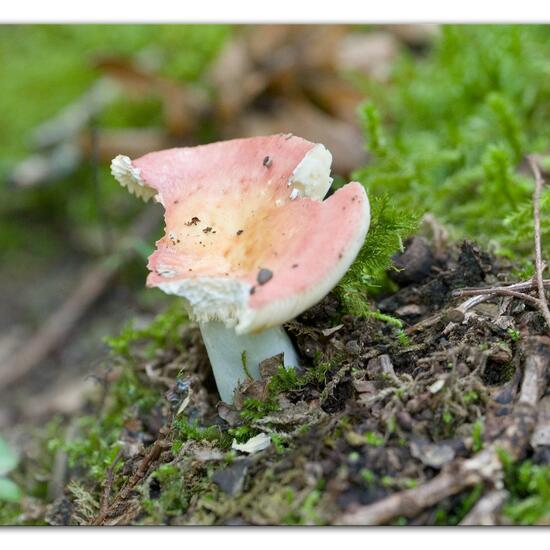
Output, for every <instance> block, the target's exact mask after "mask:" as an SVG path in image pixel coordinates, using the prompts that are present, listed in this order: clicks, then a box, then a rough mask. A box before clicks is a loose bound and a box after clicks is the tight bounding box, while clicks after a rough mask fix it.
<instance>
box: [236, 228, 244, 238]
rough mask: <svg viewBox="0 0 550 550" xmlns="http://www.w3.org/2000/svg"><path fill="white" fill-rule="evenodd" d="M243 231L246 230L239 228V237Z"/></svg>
mask: <svg viewBox="0 0 550 550" xmlns="http://www.w3.org/2000/svg"><path fill="white" fill-rule="evenodd" d="M243 231H244V229H239V230H238V231H237V237H238V236H239V235H242V233H243Z"/></svg>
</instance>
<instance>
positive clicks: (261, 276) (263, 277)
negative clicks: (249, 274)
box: [256, 267, 273, 285]
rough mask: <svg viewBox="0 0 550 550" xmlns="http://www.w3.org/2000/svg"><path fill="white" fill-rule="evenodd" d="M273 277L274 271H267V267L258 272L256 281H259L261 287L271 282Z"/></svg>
mask: <svg viewBox="0 0 550 550" xmlns="http://www.w3.org/2000/svg"><path fill="white" fill-rule="evenodd" d="M272 277H273V271H271V269H266V268H265V267H262V268H261V269H260V271H258V276H257V277H256V281H258V284H259V285H265V284H266V283H267V282H268V281H270V280H271V278H272Z"/></svg>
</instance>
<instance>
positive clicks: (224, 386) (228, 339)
mask: <svg viewBox="0 0 550 550" xmlns="http://www.w3.org/2000/svg"><path fill="white" fill-rule="evenodd" d="M199 326H200V329H201V333H202V339H203V341H204V345H205V346H206V351H207V352H208V357H209V359H210V364H211V366H212V371H213V372H214V378H215V379H216V385H217V386H218V391H219V393H220V397H221V398H222V400H223V401H225V402H226V403H233V394H234V392H235V389H236V388H237V386H238V385H239V384H240V383H242V382H244V381H245V380H246V379H247V378H248V375H247V373H246V372H245V369H244V365H243V357H245V361H246V370H247V371H248V373H249V374H250V376H252V378H254V379H258V378H260V369H259V365H260V363H261V362H262V361H263V360H265V359H269V358H270V357H273V356H274V355H278V354H280V353H283V354H284V366H285V368H287V369H289V368H294V367H297V366H298V354H297V353H296V350H295V349H294V346H293V345H292V342H291V341H290V338H289V337H288V335H287V333H286V332H285V331H284V329H283V327H281V326H278V327H273V328H269V329H267V330H264V331H263V332H259V333H257V334H244V335H238V334H236V332H235V330H234V329H232V328H227V327H226V326H225V325H224V324H223V323H220V322H218V321H208V322H206V323H200V324H199Z"/></svg>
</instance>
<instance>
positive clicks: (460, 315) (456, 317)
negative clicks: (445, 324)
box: [447, 309, 464, 323]
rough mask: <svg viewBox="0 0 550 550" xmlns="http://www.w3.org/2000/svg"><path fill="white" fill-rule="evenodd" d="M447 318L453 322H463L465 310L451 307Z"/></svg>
mask: <svg viewBox="0 0 550 550" xmlns="http://www.w3.org/2000/svg"><path fill="white" fill-rule="evenodd" d="M447 319H448V320H449V321H451V323H462V321H464V312H463V311H461V310H460V309H450V310H449V311H447Z"/></svg>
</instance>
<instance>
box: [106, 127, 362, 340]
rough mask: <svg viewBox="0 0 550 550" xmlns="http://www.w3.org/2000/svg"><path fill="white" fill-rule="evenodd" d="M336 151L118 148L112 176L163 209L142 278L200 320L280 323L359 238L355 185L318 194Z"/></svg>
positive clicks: (274, 140)
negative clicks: (129, 151) (124, 151)
mask: <svg viewBox="0 0 550 550" xmlns="http://www.w3.org/2000/svg"><path fill="white" fill-rule="evenodd" d="M331 162H332V156H331V155H330V153H329V152H328V151H327V150H326V149H325V147H324V146H323V145H320V144H315V143H311V142H309V141H306V140H304V139H301V138H298V137H294V136H291V135H274V136H266V137H255V138H247V139H235V140H231V141H224V142H218V143H212V144H209V145H201V146H197V147H184V148H175V149H168V150H165V151H157V152H153V153H149V154H147V155H145V156H143V157H141V158H139V159H136V160H132V161H131V160H130V159H129V158H128V157H124V156H121V155H119V156H118V157H116V158H115V159H114V160H113V163H112V172H113V175H114V176H115V177H116V178H117V180H118V181H119V182H120V183H121V184H122V185H123V186H126V187H128V189H129V190H130V191H131V192H133V193H135V194H137V195H138V196H141V197H142V198H145V199H148V198H151V197H155V199H156V200H157V201H158V202H160V203H161V204H162V205H163V206H164V209H165V223H166V229H165V235H164V236H163V237H162V238H161V239H160V240H158V241H157V243H156V244H157V248H156V250H155V252H154V253H153V254H152V255H151V256H150V257H149V263H148V268H149V270H150V274H149V276H148V278H147V285H148V286H151V287H159V288H160V289H162V290H163V291H164V292H167V293H169V294H176V295H179V296H182V297H183V298H184V299H185V300H186V304H187V309H188V311H189V313H190V314H191V316H192V317H194V318H195V319H196V320H197V321H199V322H206V321H210V320H218V321H222V322H223V323H225V325H226V326H228V327H235V330H236V332H237V333H238V334H246V333H252V332H258V331H261V330H264V329H266V328H269V327H272V326H277V325H280V324H282V323H284V322H286V321H288V320H290V319H292V318H294V317H296V316H297V315H299V314H300V313H302V312H303V311H305V310H306V309H308V308H309V307H311V306H312V305H314V304H315V303H317V302H318V301H320V300H321V299H322V298H323V297H324V296H325V295H326V294H328V292H330V290H331V289H332V288H333V287H334V286H336V284H337V283H338V281H339V280H340V279H341V278H342V276H343V275H344V274H345V272H346V271H347V270H348V268H349V266H350V265H351V263H352V262H353V261H354V259H355V258H356V256H357V254H358V252H359V250H360V249H361V246H362V245H363V242H364V240H365V236H366V234H367V231H368V228H369V222H370V208H369V202H368V198H367V195H366V193H365V190H364V188H363V186H362V185H360V184H359V183H356V182H353V183H348V184H347V185H345V186H343V187H341V188H340V189H338V190H337V191H336V192H335V193H334V194H333V195H331V196H330V197H329V198H327V199H326V200H323V197H324V196H325V195H326V193H327V191H328V189H329V187H330V185H331V183H332V178H331V177H330V164H331Z"/></svg>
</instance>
